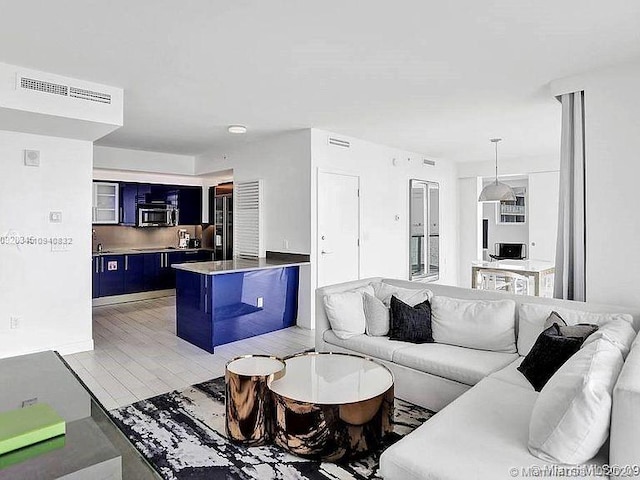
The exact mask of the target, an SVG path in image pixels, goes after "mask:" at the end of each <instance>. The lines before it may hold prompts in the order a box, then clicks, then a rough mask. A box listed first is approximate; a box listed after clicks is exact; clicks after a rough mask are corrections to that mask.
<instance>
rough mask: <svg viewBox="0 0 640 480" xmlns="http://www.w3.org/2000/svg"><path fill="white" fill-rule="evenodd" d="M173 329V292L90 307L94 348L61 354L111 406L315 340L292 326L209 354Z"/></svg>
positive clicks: (289, 351)
mask: <svg viewBox="0 0 640 480" xmlns="http://www.w3.org/2000/svg"><path fill="white" fill-rule="evenodd" d="M175 329H176V326H175V297H165V298H160V299H153V300H143V301H139V302H129V303H121V304H118V305H107V306H102V307H94V308H93V338H94V343H95V347H94V348H95V350H93V351H91V352H82V353H76V354H73V355H66V356H65V357H64V359H65V360H66V361H67V362H68V363H69V365H70V366H71V367H72V368H73V369H74V371H75V372H76V373H77V374H78V375H79V376H80V378H82V380H83V381H84V383H85V384H86V385H87V386H88V387H89V389H90V390H91V391H92V392H93V393H94V395H96V397H98V399H99V400H100V401H101V402H102V404H103V405H104V406H105V408H107V409H109V410H111V409H114V408H118V407H121V406H124V405H128V404H130V403H133V402H137V401H138V400H142V399H145V398H149V397H152V396H154V395H159V394H161V393H166V392H169V391H171V390H175V389H179V388H184V387H187V386H189V385H192V384H194V383H198V382H203V381H205V380H209V379H211V378H215V377H219V376H221V375H224V365H225V363H226V362H227V361H228V360H230V359H231V358H234V357H237V356H239V355H246V354H251V353H258V354H272V355H280V356H284V355H290V354H292V353H296V352H300V351H303V350H307V349H309V348H313V345H314V338H313V331H311V330H305V329H302V328H298V327H292V328H287V329H285V330H280V331H277V332H272V333H268V334H265V335H260V336H258V337H252V338H248V339H246V340H241V341H238V342H234V343H229V344H227V345H221V346H220V347H216V353H215V354H213V355H212V354H210V353H207V352H205V351H204V350H201V349H199V348H198V347H196V346H194V345H191V344H190V343H188V342H186V341H184V340H182V339H181V338H178V337H177V336H176V334H175V331H176V330H175Z"/></svg>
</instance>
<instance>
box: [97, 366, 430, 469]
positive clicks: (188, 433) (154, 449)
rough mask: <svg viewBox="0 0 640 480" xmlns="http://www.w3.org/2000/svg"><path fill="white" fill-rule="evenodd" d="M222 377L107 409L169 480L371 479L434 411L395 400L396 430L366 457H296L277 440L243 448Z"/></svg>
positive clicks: (139, 448)
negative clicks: (234, 434) (227, 414)
mask: <svg viewBox="0 0 640 480" xmlns="http://www.w3.org/2000/svg"><path fill="white" fill-rule="evenodd" d="M224 389H225V387H224V377H220V378H216V379H214V380H210V381H208V382H204V383H200V384H198V385H193V386H192V387H189V388H187V389H184V390H182V391H173V392H170V393H166V394H164V395H158V396H157V397H153V398H150V399H148V400H143V401H140V402H137V403H134V404H132V405H129V406H126V407H122V408H119V409H116V410H112V411H111V412H110V414H111V416H112V417H113V419H114V421H115V422H116V424H117V425H118V426H119V427H120V429H121V430H122V431H123V432H124V433H125V434H126V435H127V437H129V440H130V441H131V442H132V443H133V444H134V445H135V446H136V447H137V448H138V450H139V451H140V452H142V454H143V455H144V456H145V457H146V458H147V459H148V461H149V462H150V463H151V464H152V465H153V466H154V468H155V469H156V470H157V471H158V473H160V475H161V476H162V477H164V478H167V479H190V480H196V479H225V480H231V479H240V480H253V479H259V480H271V479H273V480H279V479H282V480H289V479H291V480H294V479H295V480H304V479H308V480H327V479H331V480H338V479H339V480H364V479H366V480H372V479H377V478H379V477H378V459H379V457H380V453H381V452H382V451H383V450H384V449H386V448H387V447H388V446H389V445H391V444H393V443H395V442H396V441H398V440H399V439H400V438H402V437H403V436H404V435H406V434H408V433H409V432H411V431H413V430H414V429H415V428H416V427H418V426H420V425H421V424H422V423H424V422H425V421H426V420H427V419H428V418H429V417H431V416H432V415H433V412H430V411H429V410H426V409H424V408H422V407H418V406H416V405H412V404H410V403H407V402H404V401H402V400H397V399H396V402H395V421H394V433H393V434H392V435H390V436H389V437H388V439H387V444H386V445H384V447H383V448H381V449H380V451H378V452H374V453H372V454H371V455H370V456H368V457H366V458H362V459H360V460H357V461H353V462H350V463H343V464H333V463H327V462H319V461H313V460H307V459H304V458H300V457H296V456H294V455H291V454H288V453H286V452H285V451H284V450H282V449H280V448H279V447H277V446H275V445H268V446H263V447H251V448H246V447H242V446H239V445H236V444H234V443H231V442H229V441H228V440H227V439H226V437H225V433H224V431H225V429H224V410H225V409H224Z"/></svg>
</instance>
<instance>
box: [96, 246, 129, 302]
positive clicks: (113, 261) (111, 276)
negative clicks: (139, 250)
mask: <svg viewBox="0 0 640 480" xmlns="http://www.w3.org/2000/svg"><path fill="white" fill-rule="evenodd" d="M123 293H124V255H102V256H101V257H100V296H101V297H109V296H111V295H122V294H123Z"/></svg>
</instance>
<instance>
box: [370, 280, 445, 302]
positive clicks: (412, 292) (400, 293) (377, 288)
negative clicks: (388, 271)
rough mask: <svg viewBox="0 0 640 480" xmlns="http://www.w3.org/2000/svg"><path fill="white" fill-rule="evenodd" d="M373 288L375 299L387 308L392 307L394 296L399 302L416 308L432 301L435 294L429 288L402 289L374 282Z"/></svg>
mask: <svg viewBox="0 0 640 480" xmlns="http://www.w3.org/2000/svg"><path fill="white" fill-rule="evenodd" d="M371 286H372V287H373V291H374V295H375V297H376V298H377V299H378V300H380V301H381V302H382V303H384V304H385V305H386V306H387V308H389V307H390V306H391V296H392V295H395V296H396V298H397V299H398V300H401V301H403V302H404V303H406V304H407V305H409V306H411V307H415V306H416V305H417V304H419V303H422V302H424V301H425V300H431V298H432V297H433V292H431V290H429V289H428V288H416V289H414V288H402V287H396V286H395V285H389V284H388V283H384V282H374V283H372V284H371Z"/></svg>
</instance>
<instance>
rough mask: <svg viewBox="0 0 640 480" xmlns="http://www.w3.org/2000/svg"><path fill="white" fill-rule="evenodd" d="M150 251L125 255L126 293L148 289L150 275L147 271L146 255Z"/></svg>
mask: <svg viewBox="0 0 640 480" xmlns="http://www.w3.org/2000/svg"><path fill="white" fill-rule="evenodd" d="M149 255H150V254H148V253H141V254H135V255H124V293H138V292H144V291H145V290H148V289H149V288H148V285H149V282H148V280H147V277H148V275H147V274H146V272H145V268H144V265H145V257H146V256H149Z"/></svg>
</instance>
